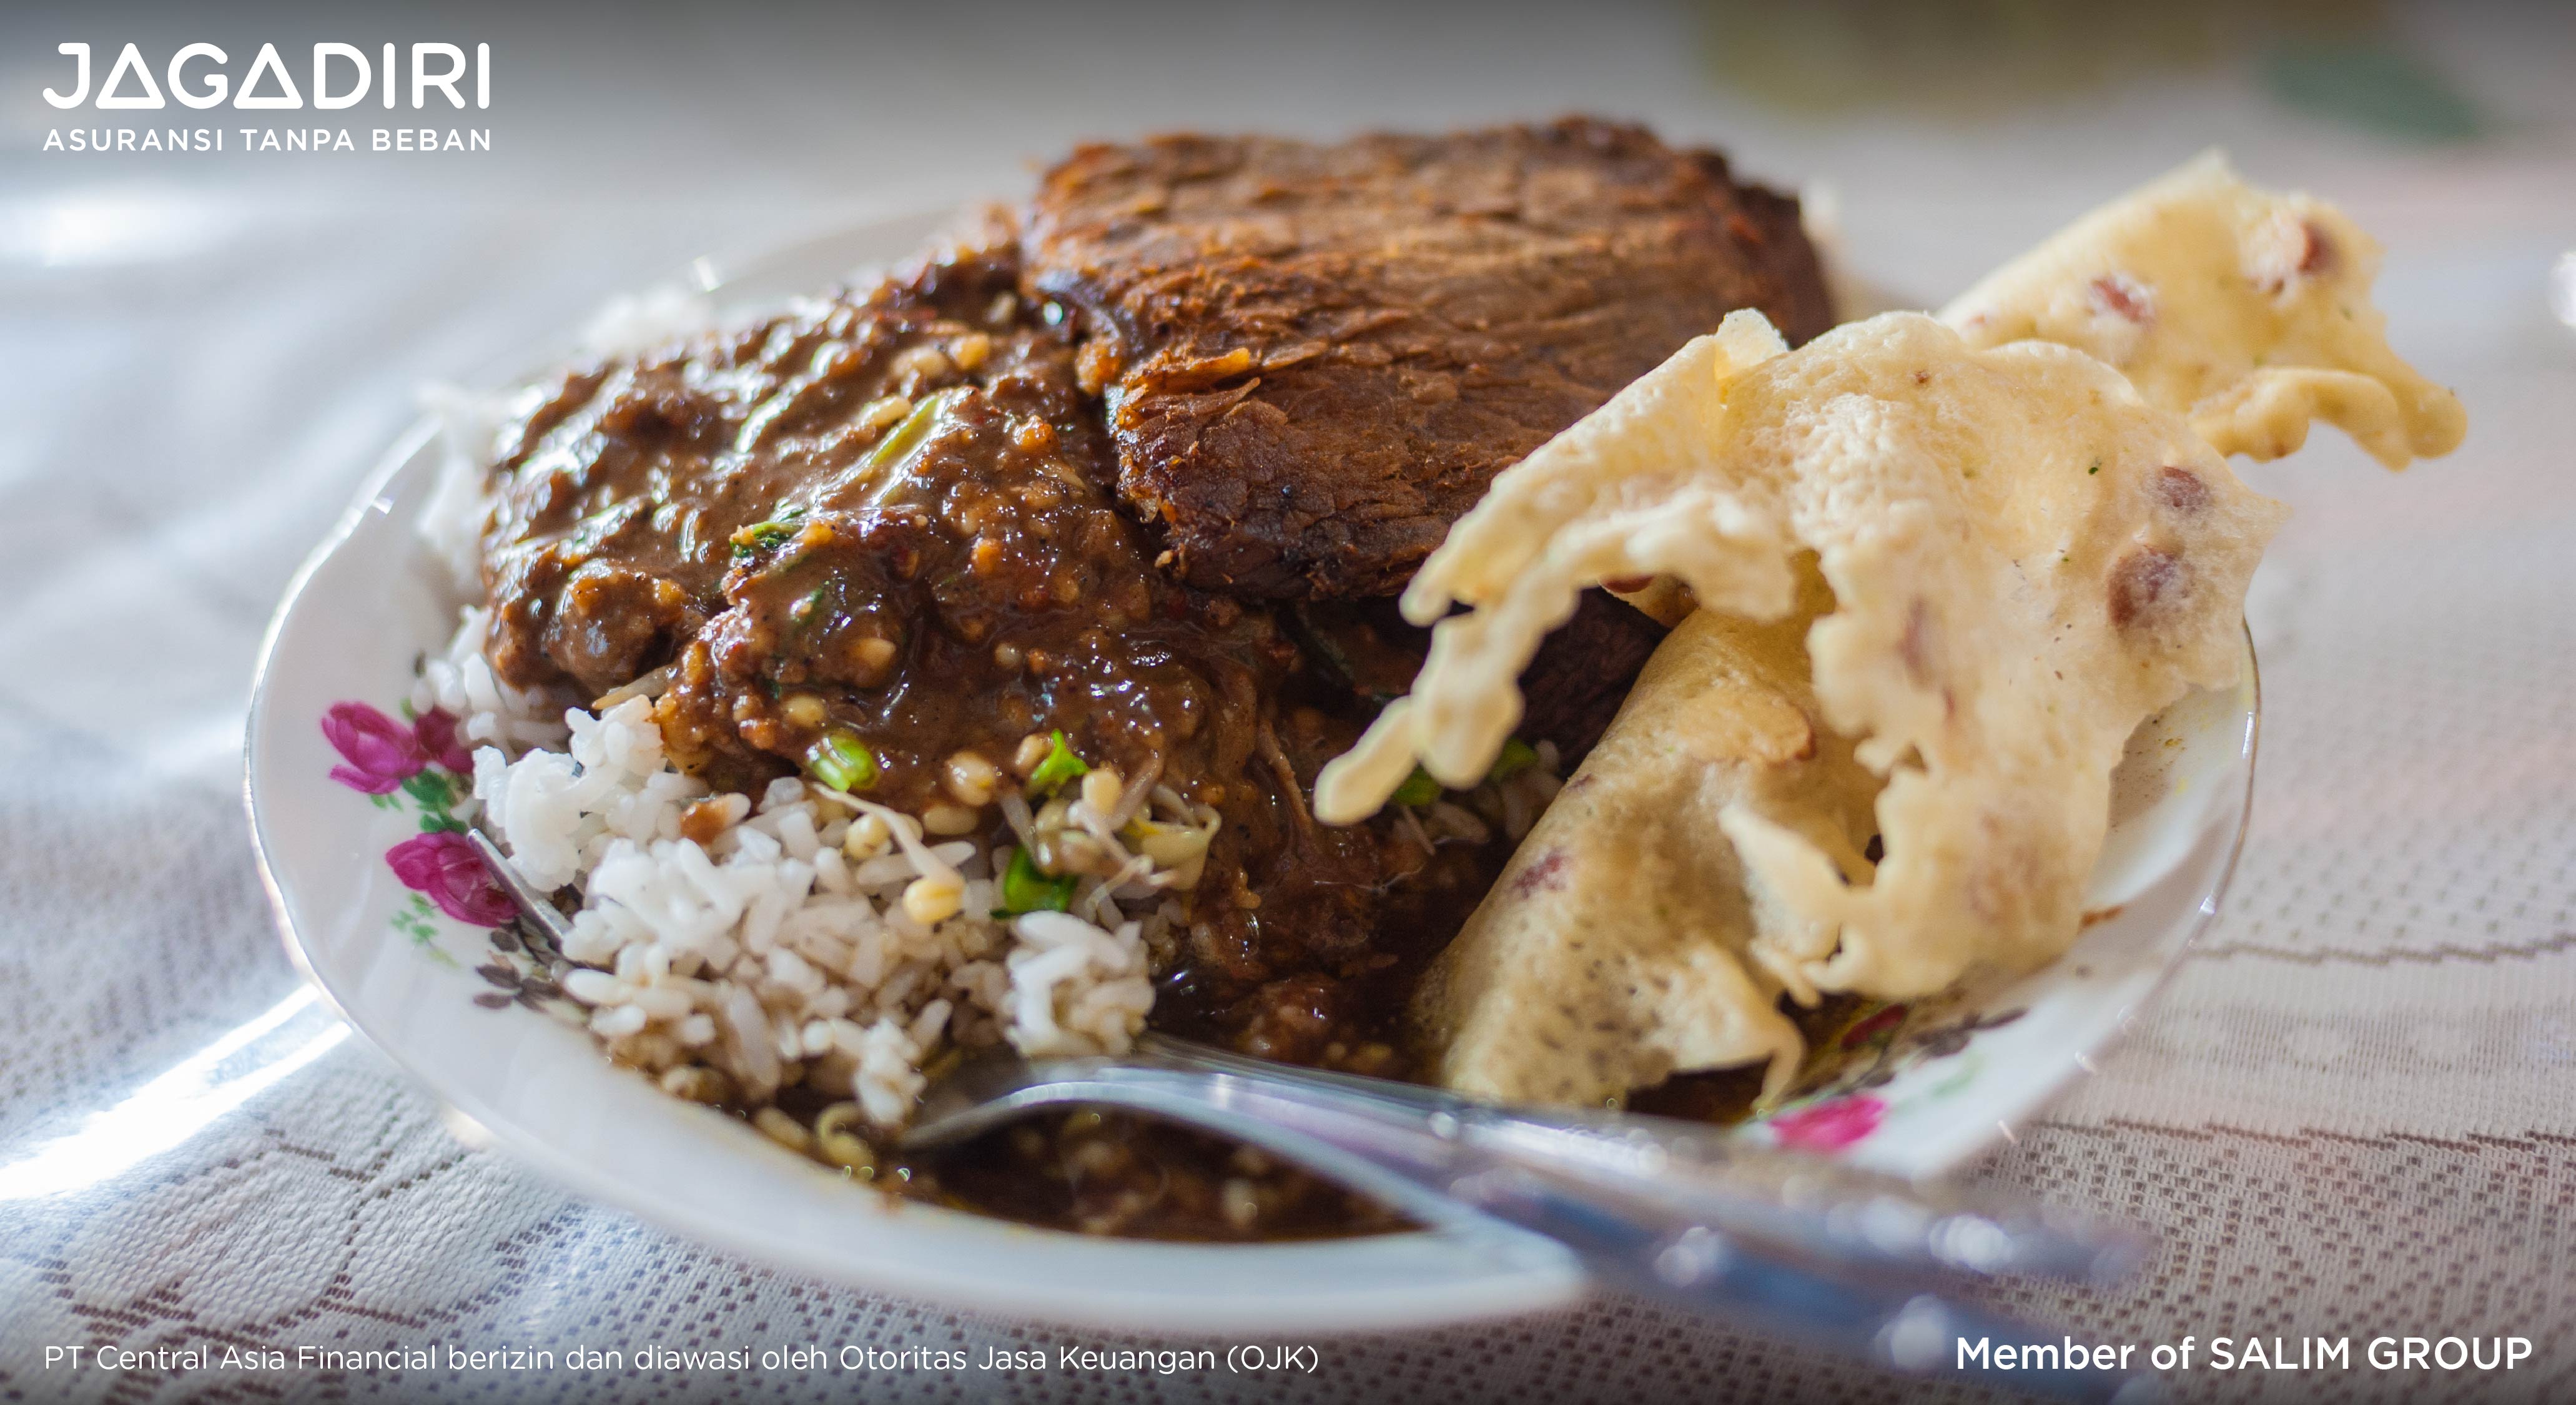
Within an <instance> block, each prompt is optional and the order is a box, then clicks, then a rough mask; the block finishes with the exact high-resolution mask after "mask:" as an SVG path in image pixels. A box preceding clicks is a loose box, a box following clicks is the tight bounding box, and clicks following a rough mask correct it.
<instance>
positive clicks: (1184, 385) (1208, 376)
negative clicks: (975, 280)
mask: <svg viewBox="0 0 2576 1405" xmlns="http://www.w3.org/2000/svg"><path fill="white" fill-rule="evenodd" d="M1028 223H1029V244H1028V251H1027V257H1028V265H1027V271H1026V275H1025V277H1026V281H1027V283H1028V286H1029V287H1030V289H1031V291H1032V292H1034V293H1035V294H1037V295H1039V296H1041V297H1044V298H1049V299H1053V300H1054V301H1056V302H1058V303H1060V304H1062V305H1063V306H1065V307H1066V308H1069V309H1071V311H1072V313H1073V315H1074V318H1075V326H1076V330H1077V333H1078V335H1079V336H1080V338H1081V339H1082V347H1083V350H1082V356H1083V361H1082V368H1083V372H1084V375H1085V378H1086V380H1087V381H1093V382H1097V383H1098V384H1099V385H1100V386H1101V388H1102V389H1103V391H1104V393H1105V396H1106V399H1107V405H1108V416H1109V425H1110V430H1111V433H1112V435H1113V437H1114V438H1115V440H1116V443H1117V448H1118V454H1119V490H1120V492H1121V493H1122V494H1123V495H1124V496H1125V498H1126V499H1127V501H1128V502H1129V503H1130V504H1131V505H1133V506H1134V507H1135V508H1136V509H1137V510H1138V511H1139V512H1140V513H1142V514H1143V515H1145V516H1147V517H1148V518H1150V519H1154V520H1158V521H1160V522H1161V523H1162V524H1163V525H1164V526H1165V528H1166V529H1167V531H1168V534H1169V547H1170V550H1171V552H1172V560H1171V565H1172V566H1173V567H1175V568H1176V569H1177V570H1178V571H1179V572H1180V573H1181V574H1182V575H1183V577H1184V578H1185V579H1187V580H1188V581H1190V582H1191V583H1192V584H1194V585H1198V586H1200V587H1203V588H1207V589H1217V590H1224V591H1228V592H1230V593H1235V594H1241V595H1254V596H1269V597H1305V598H1333V597H1341V596H1368V595H1384V594H1389V593H1392V592H1394V591H1395V590H1397V589H1399V588H1400V587H1401V586H1402V585H1403V584H1404V581H1405V579H1406V578H1407V577H1409V576H1410V575H1411V574H1412V572H1413V568H1414V567H1415V565H1416V564H1418V563H1419V562H1420V561H1421V560H1422V558H1423V557H1424V556H1426V555H1428V554H1429V553H1430V551H1431V549H1432V548H1433V547H1434V546H1437V545H1438V544H1439V542H1440V539H1441V536H1442V535H1443V534H1444V533H1445V532H1446V531H1447V530H1448V527H1449V524H1450V522H1452V521H1453V520H1455V519H1456V518H1457V517H1458V516H1459V515H1460V514H1461V513H1463V512H1465V511H1466V510H1467V509H1468V508H1469V507H1472V506H1474V504H1475V503H1476V501H1477V500H1478V499H1479V498H1481V497H1482V496H1483V495H1484V492H1485V487H1486V485H1487V484H1488V483H1490V482H1491V481H1492V480H1493V477H1494V475H1495V474H1496V473H1498V472H1500V471H1501V470H1502V469H1504V468H1506V467H1508V466H1509V465H1511V464H1512V463H1513V462H1515V461H1517V460H1518V459H1519V458H1520V457H1521V456H1522V455H1523V454H1526V453H1528V452H1529V451H1530V450H1531V449H1533V448H1536V447H1537V446H1538V445H1539V444H1541V443H1543V442H1545V441H1546V440H1547V439H1548V438H1549V437H1550V436H1552V435H1554V434H1555V433H1557V431H1559V430H1561V429H1564V428H1565V427H1566V426H1567V425H1570V424H1572V423H1574V422H1575V421H1576V420H1577V419H1580V418H1582V417H1583V416H1584V415H1586V414H1588V413H1590V412H1591V411H1592V410H1594V409H1597V408H1598V407H1599V406H1600V405H1601V404H1602V402H1604V401H1606V400H1608V399H1609V398H1610V396H1611V395H1612V394H1613V393H1615V392H1616V391H1617V390H1618V389H1619V388H1620V387H1621V386H1624V385H1626V384H1627V383H1628V382H1629V381H1631V380H1634V379H1635V378H1636V377H1638V376H1640V375H1642V374H1644V373H1645V372H1646V371H1648V370H1651V369H1652V368H1654V367H1655V366H1656V365H1658V364H1659V363H1661V362H1662V361H1663V360H1664V358H1665V357H1666V356H1668V355H1670V354H1671V353H1672V352H1673V351H1674V350H1675V349H1677V348H1679V347H1680V346H1681V345H1682V343H1684V342H1686V341H1688V340H1689V339H1690V338H1692V337H1694V336H1697V335H1699V334H1701V333H1703V332H1707V331H1711V330H1713V329H1715V328H1716V326H1717V324H1718V322H1719V321H1720V320H1722V319H1723V318H1724V317H1725V316H1726V314H1727V313H1729V312H1733V311H1735V310H1737V309H1739V308H1746V307H1753V308H1759V309H1761V310H1762V312H1763V313H1764V314H1766V315H1767V316H1769V317H1770V318H1771V320H1772V321H1773V322H1774V323H1775V324H1777V325H1778V326H1779V327H1780V329H1781V330H1782V331H1783V332H1784V333H1785V334H1786V335H1787V336H1788V337H1789V339H1790V340H1791V341H1792V342H1800V341H1804V340H1806V339H1807V338H1809V337H1812V336H1815V335H1816V334H1818V333H1820V332H1822V331H1824V330H1825V329H1826V328H1827V327H1828V326H1830V325H1831V323H1832V315H1831V311H1830V308H1829V306H1828V302H1827V298H1826V293H1825V287H1824V281H1823V278H1822V275H1821V273H1820V271H1819V269H1818V266H1817V261H1816V255H1815V251H1814V249H1813V248H1812V247H1811V246H1810V245H1809V244H1808V242H1807V240H1806V237H1805V236H1804V235H1803V234H1802V233H1801V232H1800V230H1799V226H1798V209H1797V202H1796V201H1795V200H1793V199H1791V198H1789V197H1787V196H1784V195H1780V194H1777V193H1774V192H1772V191H1769V190H1765V189H1763V188H1761V187H1759V186H1750V185H1742V184H1739V183H1737V182H1736V181H1735V180H1734V179H1733V178H1732V177H1731V176H1730V175H1729V173H1728V170H1727V166H1726V162H1725V160H1724V158H1722V157H1720V156H1718V155H1717V154H1716V153H1714V152H1708V151H1694V150H1675V149H1673V148H1671V147H1668V146H1665V145H1664V144H1663V143H1662V142H1660V141H1658V140H1656V139H1655V137H1654V136H1653V135H1652V134H1650V133H1649V132H1647V131H1646V130H1645V129H1643V128H1641V127H1633V126H1622V125H1615V124H1611V123H1605V122H1599V121H1593V120H1589V119H1580V118H1570V119H1567V120H1564V121H1560V122H1557V123H1554V124H1552V125H1548V126H1514V127H1496V128H1489V129H1485V130H1480V131H1468V132H1458V133H1453V134H1450V135H1447V136H1436V137H1424V136H1400V135H1387V134H1377V135H1370V136H1363V137H1359V138H1356V139H1354V140H1351V141H1346V142H1341V143H1337V144H1332V145H1317V144H1313V143H1307V142H1300V141H1290V140H1284V139H1279V138H1272V137H1205V136H1168V137H1161V138H1156V139H1153V140H1150V141H1147V142H1144V143H1142V144H1139V145H1133V146H1110V145H1094V146H1086V147H1083V148H1081V149H1079V150H1077V151H1076V152H1075V153H1074V154H1073V155H1072V156H1071V157H1070V158H1068V159H1067V160H1066V161H1064V162H1063V163H1062V164H1060V165H1058V166H1057V167H1055V168H1054V169H1053V170H1052V171H1050V172H1048V173H1047V175H1046V178H1045V181H1044V183H1043V185H1042V187H1041V189H1040V191H1039V194H1038V196H1037V198H1036V200H1035V201H1034V203H1033V205H1032V206H1031V208H1030V212H1029V217H1028Z"/></svg>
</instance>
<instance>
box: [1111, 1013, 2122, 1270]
mask: <svg viewBox="0 0 2576 1405" xmlns="http://www.w3.org/2000/svg"><path fill="white" fill-rule="evenodd" d="M1136 1057H1138V1058H1140V1059H1145V1060H1150V1061H1153V1062H1156V1063H1161V1064H1164V1065H1167V1066H1171V1067H1176V1068H1195V1069H1203V1070H1207V1071H1210V1072H1225V1073H1236V1074H1241V1075H1243V1076H1245V1077H1248V1078H1249V1077H1259V1078H1263V1079H1267V1080H1270V1081H1274V1082H1280V1083H1287V1084H1294V1085H1297V1086H1299V1087H1304V1088H1310V1089H1312V1090H1314V1091H1315V1092H1316V1094H1317V1095H1318V1096H1322V1097H1330V1098H1343V1099H1351V1100H1355V1101H1359V1102H1362V1103H1365V1104H1368V1105H1371V1106H1378V1107H1383V1108H1386V1109H1388V1110H1389V1111H1390V1112H1391V1113H1394V1114H1396V1115H1409V1116H1413V1117H1417V1118H1421V1119H1424V1120H1425V1123H1426V1125H1429V1126H1433V1127H1435V1128H1439V1129H1442V1130H1443V1131H1444V1134H1447V1135H1454V1136H1456V1137H1458V1138H1460V1139H1462V1140H1465V1141H1468V1142H1472V1143H1475V1144H1477V1145H1480V1146H1484V1147H1488V1148H1490V1149H1492V1150H1494V1151H1496V1152H1497V1153H1500V1154H1505V1155H1509V1156H1511V1157H1513V1158H1515V1159H1517V1160H1520V1161H1523V1162H1528V1163H1532V1164H1537V1165H1542V1166H1545V1167H1548V1168H1550V1169H1552V1170H1554V1171H1557V1172H1559V1173H1561V1174H1564V1175H1568V1176H1571V1177H1573V1178H1575V1179H1577V1180H1581V1181H1586V1182H1591V1183H1594V1184H1601V1185H1608V1186H1615V1187H1617V1188H1618V1189H1619V1190H1620V1191H1621V1192H1622V1193H1625V1194H1628V1195H1631V1196H1634V1197H1636V1198H1638V1199H1641V1200H1646V1201H1651V1202H1656V1203H1661V1204H1666V1205H1669V1206H1671V1207H1672V1208H1674V1209H1676V1210H1678V1211H1680V1212H1682V1213H1684V1214H1687V1215H1689V1216H1691V1217H1693V1218H1695V1219H1699V1220H1704V1221H1705V1222H1707V1223H1709V1224H1711V1225H1714V1226H1716V1227H1717V1228H1719V1229H1722V1230H1724V1231H1725V1232H1726V1233H1728V1234H1729V1235H1731V1236H1734V1237H1735V1238H1737V1239H1740V1240H1750V1241H1759V1242H1762V1243H1768V1244H1774V1245H1778V1246H1781V1247H1782V1248H1784V1249H1787V1250H1790V1251H1793V1252H1795V1253H1796V1254H1798V1255H1799V1256H1801V1257H1804V1258H1808V1259H1812V1260H1814V1261H1817V1262H1821V1263H1826V1264H1833V1265H1841V1266H1846V1267H1849V1268H1851V1269H1854V1270H1860V1271H1875V1270H1888V1271H1894V1272H1911V1273H1918V1274H1930V1273H1941V1272H1957V1273H1969V1274H1975V1275H1978V1276H1981V1277H1996V1276H2002V1275H2007V1274H2039V1275H2044V1276H2047V1277H2053V1278H2067V1279H2073V1280H2075V1281H2078V1282H2083V1283H2090V1284H2095V1285H2105V1284H2110V1283H2115V1282H2118V1281H2119V1280H2121V1279H2123V1278H2125V1277H2127V1276H2128V1275H2129V1273H2131V1272H2132V1271H2134V1270H2135V1269H2136V1268H2137V1267H2138V1266H2139V1265H2141V1264H2143V1263H2144V1262H2145V1261H2146V1259H2147V1257H2148V1255H2149V1254H2150V1253H2152V1252H2153V1249H2154V1241H2153V1240H2152V1239H2151V1238H2150V1237H2148V1236H2147V1235H2146V1234H2145V1233H2143V1232H2142V1231H2139V1230H2137V1229H2134V1228H2132V1227H2129V1226H2127V1225H2123V1224H2118V1223H2115V1222H2111V1221H2106V1220H2102V1219H2098V1218H2095V1217H2092V1216H2086V1215H2077V1214H2072V1213H2068V1212H2065V1211H2060V1210H2056V1209H2053V1208H2050V1207H2047V1206H2041V1205H2036V1204H2033V1203H2030V1202H2028V1201H2024V1200H2020V1199H2016V1198H2013V1197H2008V1196H1998V1195H1992V1194H1976V1193H1970V1192H1965V1191H1960V1190H1956V1189H1952V1188H1947V1187H1938V1186H1927V1185H1919V1184H1917V1183H1915V1182H1912V1181H1908V1180H1905V1179H1903V1178H1901V1177H1897V1176H1891V1175H1887V1174H1884V1173H1882V1172H1876V1171H1869V1170H1864V1169H1862V1168H1860V1167H1856V1166H1849V1165H1845V1164H1843V1163H1841V1162H1838V1161H1833V1160H1829V1159H1827V1158H1825V1157H1821V1156H1815V1155H1811V1154H1808V1153H1804V1152H1798V1151H1791V1150H1785V1149H1781V1148H1775V1147H1766V1146H1762V1145H1759V1144H1756V1143H1753V1142H1751V1141H1748V1140H1746V1139H1745V1138H1743V1137H1742V1136H1740V1135H1737V1134H1734V1133H1730V1132H1728V1131H1726V1130H1725V1129H1722V1128H1717V1127H1710V1126H1706V1125H1703V1124H1699V1123H1693V1122H1684V1121H1680V1120H1678V1119H1674V1118H1668V1117H1649V1116H1643V1115H1639V1114H1636V1113H1625V1112H1595V1111H1588V1110H1582V1109H1572V1110H1568V1109H1557V1108H1503V1107H1496V1106H1493V1105H1491V1104H1487V1103H1479V1102H1474V1101H1471V1100H1469V1099H1466V1098H1462V1097H1459V1096H1457V1095H1456V1094H1453V1093H1448V1092H1444V1091H1442V1090H1440V1089H1436V1088H1425V1087H1421V1086H1419V1085H1416V1084H1410V1083H1396V1082H1392V1081H1390V1080H1387V1079H1380V1078H1359V1077H1354V1076H1352V1075H1349V1074H1339V1073H1330V1072H1325V1071H1322V1070H1318V1069H1307V1068H1298V1067H1293V1066H1289V1065H1283V1064H1275V1063H1269V1062H1265V1061H1262V1060H1256V1059H1250V1058H1246V1057H1244V1056H1242V1055H1240V1054H1233V1053H1228V1052H1226V1051H1224V1050H1220V1049H1211V1048H1207V1047H1205V1046H1203V1045H1197V1044H1191V1043H1188V1042H1185V1041H1182V1040H1177V1039H1172V1038H1169V1037H1166V1036H1162V1035H1153V1034H1149V1035H1147V1036H1145V1038H1144V1039H1143V1040H1141V1041H1139V1044H1138V1047H1137V1053H1136Z"/></svg>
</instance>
